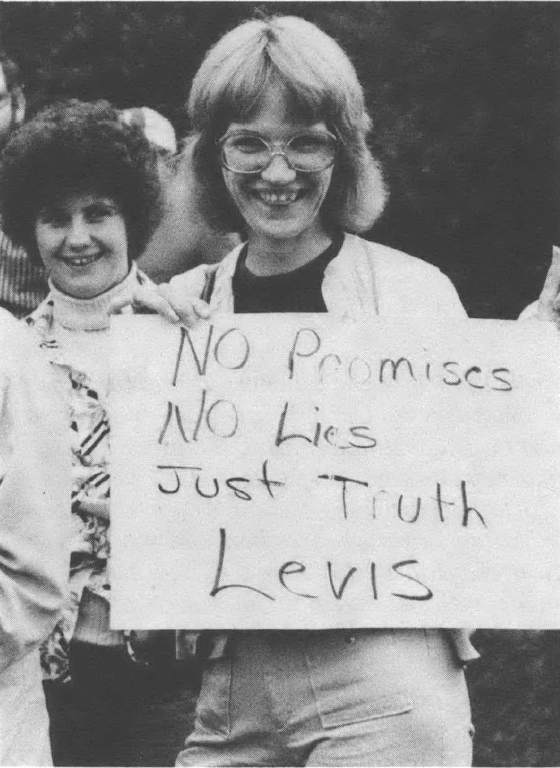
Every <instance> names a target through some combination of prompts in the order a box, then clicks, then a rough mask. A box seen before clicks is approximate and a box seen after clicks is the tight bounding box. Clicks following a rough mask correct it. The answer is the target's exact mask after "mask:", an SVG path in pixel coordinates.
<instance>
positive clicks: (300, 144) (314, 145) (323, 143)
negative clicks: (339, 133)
mask: <svg viewBox="0 0 560 768" xmlns="http://www.w3.org/2000/svg"><path fill="white" fill-rule="evenodd" d="M329 144H330V141H329V137H328V136H320V135H318V134H316V133H315V134H313V133H302V134H300V135H299V136H294V137H293V138H292V139H290V148H291V149H292V150H293V151H294V152H301V153H302V154H315V153H317V152H323V151H324V150H325V148H326V147H328V146H329Z"/></svg>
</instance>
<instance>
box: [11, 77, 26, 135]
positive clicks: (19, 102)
mask: <svg viewBox="0 0 560 768" xmlns="http://www.w3.org/2000/svg"><path fill="white" fill-rule="evenodd" d="M25 107H26V100H25V94H24V92H23V88H21V87H20V86H18V85H17V86H15V88H13V89H12V115H13V122H14V126H15V127H16V128H17V127H19V126H20V125H21V124H22V123H23V121H24V120H25Z"/></svg>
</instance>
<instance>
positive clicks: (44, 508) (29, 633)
mask: <svg viewBox="0 0 560 768" xmlns="http://www.w3.org/2000/svg"><path fill="white" fill-rule="evenodd" d="M69 529H70V445H69V440H68V429H67V412H66V411H65V410H64V408H63V401H62V398H61V397H60V382H57V381H56V380H55V378H54V373H53V371H51V370H49V366H48V364H47V363H46V361H45V360H44V359H43V355H42V354H41V352H40V351H39V350H38V349H37V343H36V340H35V339H34V337H33V335H32V334H31V332H30V331H29V330H28V329H27V328H25V327H24V326H23V325H21V324H20V323H18V322H16V321H15V320H14V319H13V318H12V317H11V316H10V315H9V314H8V313H7V312H4V311H2V310H0V765H50V764H51V751H50V746H49V731H48V717H47V710H46V707H45V697H44V694H43V688H42V684H41V669H40V665H39V657H38V652H37V648H38V646H39V644H40V643H41V642H43V641H44V640H45V639H46V637H47V636H48V635H49V633H50V632H51V631H52V629H53V627H54V625H55V623H56V621H57V619H58V618H59V616H60V609H61V606H62V602H63V599H64V596H65V594H66V584H67V579H68V564H69V543H70V530H69Z"/></svg>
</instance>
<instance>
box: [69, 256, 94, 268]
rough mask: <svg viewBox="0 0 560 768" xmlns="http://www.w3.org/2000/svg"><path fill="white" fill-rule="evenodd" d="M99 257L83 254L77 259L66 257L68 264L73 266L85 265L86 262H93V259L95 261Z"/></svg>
mask: <svg viewBox="0 0 560 768" xmlns="http://www.w3.org/2000/svg"><path fill="white" fill-rule="evenodd" d="M96 259H97V255H96V256H82V257H80V258H77V259H66V261H67V262H68V264H71V265H72V266H73V267H83V266H84V265H86V264H91V262H92V261H95V260H96Z"/></svg>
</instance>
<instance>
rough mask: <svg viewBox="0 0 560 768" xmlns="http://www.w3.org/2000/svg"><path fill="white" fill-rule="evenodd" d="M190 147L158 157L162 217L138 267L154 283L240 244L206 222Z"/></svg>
mask: <svg viewBox="0 0 560 768" xmlns="http://www.w3.org/2000/svg"><path fill="white" fill-rule="evenodd" d="M192 153H193V143H192V141H189V140H187V141H186V142H185V145H184V147H183V149H182V150H181V152H180V153H179V154H178V155H176V156H167V157H160V160H159V168H160V178H161V181H162V188H163V216H162V220H161V223H160V225H159V227H158V228H157V229H156V231H155V232H154V234H153V236H152V237H151V239H150V241H149V243H148V244H147V246H146V248H145V250H144V253H143V254H142V256H141V257H140V258H139V259H138V265H139V266H140V267H141V269H143V270H144V271H145V272H146V273H147V274H148V275H149V276H150V277H151V278H152V280H154V281H155V282H156V283H161V282H167V281H169V280H171V278H172V277H174V275H178V274H181V273H183V272H185V271H186V270H188V269H192V268H193V267H196V266H198V265H199V264H214V263H216V262H219V261H221V260H222V258H223V257H224V256H225V255H226V254H227V253H229V251H230V250H231V249H232V248H233V247H234V246H235V245H237V243H239V242H240V240H239V236H238V234H237V233H236V232H234V231H231V232H228V231H221V232H220V231H217V230H216V229H215V228H213V227H211V226H210V225H209V223H208V221H207V217H206V216H205V213H204V210H203V208H202V206H201V201H200V195H199V193H198V190H197V186H196V185H197V180H196V176H195V173H194V168H193V157H192Z"/></svg>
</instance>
